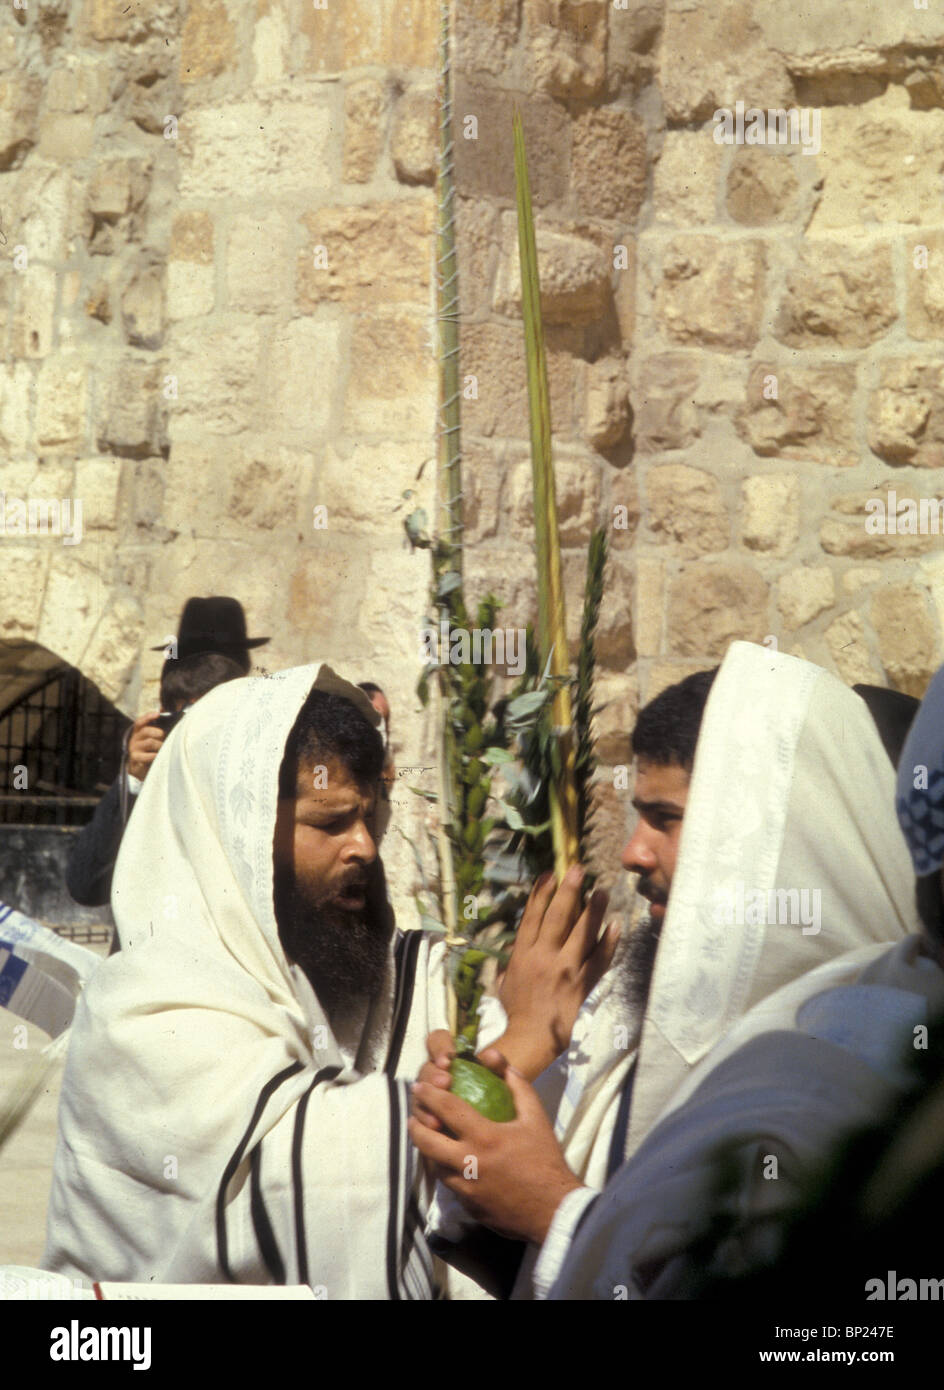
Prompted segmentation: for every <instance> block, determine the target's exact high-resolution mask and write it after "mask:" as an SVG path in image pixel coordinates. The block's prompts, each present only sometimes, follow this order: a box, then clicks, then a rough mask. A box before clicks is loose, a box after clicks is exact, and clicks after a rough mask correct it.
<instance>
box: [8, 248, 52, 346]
mask: <svg viewBox="0 0 944 1390" xmlns="http://www.w3.org/2000/svg"><path fill="white" fill-rule="evenodd" d="M15 283H16V286H17V289H18V291H19V294H18V303H17V306H16V313H15V314H14V315H13V325H12V329H13V332H12V339H11V348H12V353H13V356H14V357H46V356H47V355H48V354H49V353H50V352H51V351H52V346H53V331H54V326H55V312H56V284H57V276H56V273H55V271H53V270H51V269H49V268H48V267H46V266H42V265H29V266H28V267H27V269H26V270H25V271H23V272H22V273H21V274H19V275H17V277H16V282H15Z"/></svg>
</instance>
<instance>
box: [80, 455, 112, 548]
mask: <svg viewBox="0 0 944 1390" xmlns="http://www.w3.org/2000/svg"><path fill="white" fill-rule="evenodd" d="M121 467H122V462H121V459H117V458H108V457H98V458H84V459H77V460H76V465H75V484H74V487H75V495H76V497H81V499H82V525H83V528H84V530H86V531H114V530H116V529H117V526H118V498H119V492H120V488H121Z"/></svg>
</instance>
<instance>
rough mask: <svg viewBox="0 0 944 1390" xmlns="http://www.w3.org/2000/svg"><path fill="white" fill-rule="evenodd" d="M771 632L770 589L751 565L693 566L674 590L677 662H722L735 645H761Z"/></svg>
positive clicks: (672, 636)
mask: <svg viewBox="0 0 944 1390" xmlns="http://www.w3.org/2000/svg"><path fill="white" fill-rule="evenodd" d="M769 630H770V628H769V625H768V622H767V585H766V583H765V582H764V580H763V579H762V578H761V576H760V575H759V574H758V572H757V570H755V569H752V568H751V567H750V566H749V565H741V564H714V565H709V564H704V563H699V564H694V565H689V566H688V567H687V568H686V569H684V570H683V571H682V573H681V574H680V575H679V576H678V578H677V579H676V580H675V582H674V583H673V585H672V589H671V595H670V598H669V604H668V623H667V634H666V635H667V640H668V649H669V651H670V652H671V653H672V654H673V655H675V656H698V657H699V659H704V658H709V659H712V660H718V661H720V660H721V658H722V657H723V656H724V654H725V652H726V651H727V649H728V646H729V645H730V643H731V642H735V641H742V642H761V641H763V638H764V636H765V635H766V634H767V633H768V632H769ZM676 679H681V677H676Z"/></svg>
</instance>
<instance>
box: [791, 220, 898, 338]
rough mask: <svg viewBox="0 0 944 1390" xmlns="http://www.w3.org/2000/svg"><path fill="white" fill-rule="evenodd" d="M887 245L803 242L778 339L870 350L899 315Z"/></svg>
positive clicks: (863, 242) (857, 242)
mask: <svg viewBox="0 0 944 1390" xmlns="http://www.w3.org/2000/svg"><path fill="white" fill-rule="evenodd" d="M895 300H896V295H895V288H894V283H893V281H892V265H891V254H890V251H889V247H888V246H887V245H883V244H881V243H876V244H873V245H869V244H868V242H867V241H862V240H861V239H858V240H857V241H856V243H855V244H854V245H850V244H849V242H848V241H847V240H845V239H844V240H843V241H841V242H832V241H805V242H804V243H803V244H802V246H801V248H800V251H799V254H798V257H797V261H796V264H795V265H794V266H793V268H792V269H791V270H790V271H789V273H788V275H787V284H786V292H785V294H784V296H783V299H782V301H781V304H780V309H779V311H778V315H777V321H776V324H775V327H774V337H775V338H778V339H779V340H780V341H781V342H782V343H788V344H789V345H790V346H791V347H822V346H823V345H824V343H825V344H827V345H829V346H830V347H833V346H837V345H838V346H840V347H856V348H862V347H868V346H869V344H871V343H874V342H877V341H878V339H879V338H881V337H882V336H883V335H884V334H885V333H886V332H887V331H888V329H889V328H890V327H891V325H892V324H893V323H894V322H895V319H896V318H897V316H898V311H897V308H896V303H895Z"/></svg>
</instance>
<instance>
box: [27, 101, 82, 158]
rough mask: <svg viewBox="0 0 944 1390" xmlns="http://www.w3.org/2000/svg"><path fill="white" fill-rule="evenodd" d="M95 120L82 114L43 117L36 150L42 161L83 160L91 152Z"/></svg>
mask: <svg viewBox="0 0 944 1390" xmlns="http://www.w3.org/2000/svg"><path fill="white" fill-rule="evenodd" d="M94 132H95V118H94V116H92V115H89V114H88V113H85V112H83V113H82V114H81V115H78V116H75V115H73V116H66V115H55V114H52V113H50V114H49V115H48V116H44V117H43V119H42V120H41V121H40V126H39V145H38V147H37V148H38V150H39V153H40V155H42V157H43V159H48V160H51V161H56V162H58V161H61V160H67V159H85V157H86V156H87V155H89V154H91V152H92V141H93V138H94Z"/></svg>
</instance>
